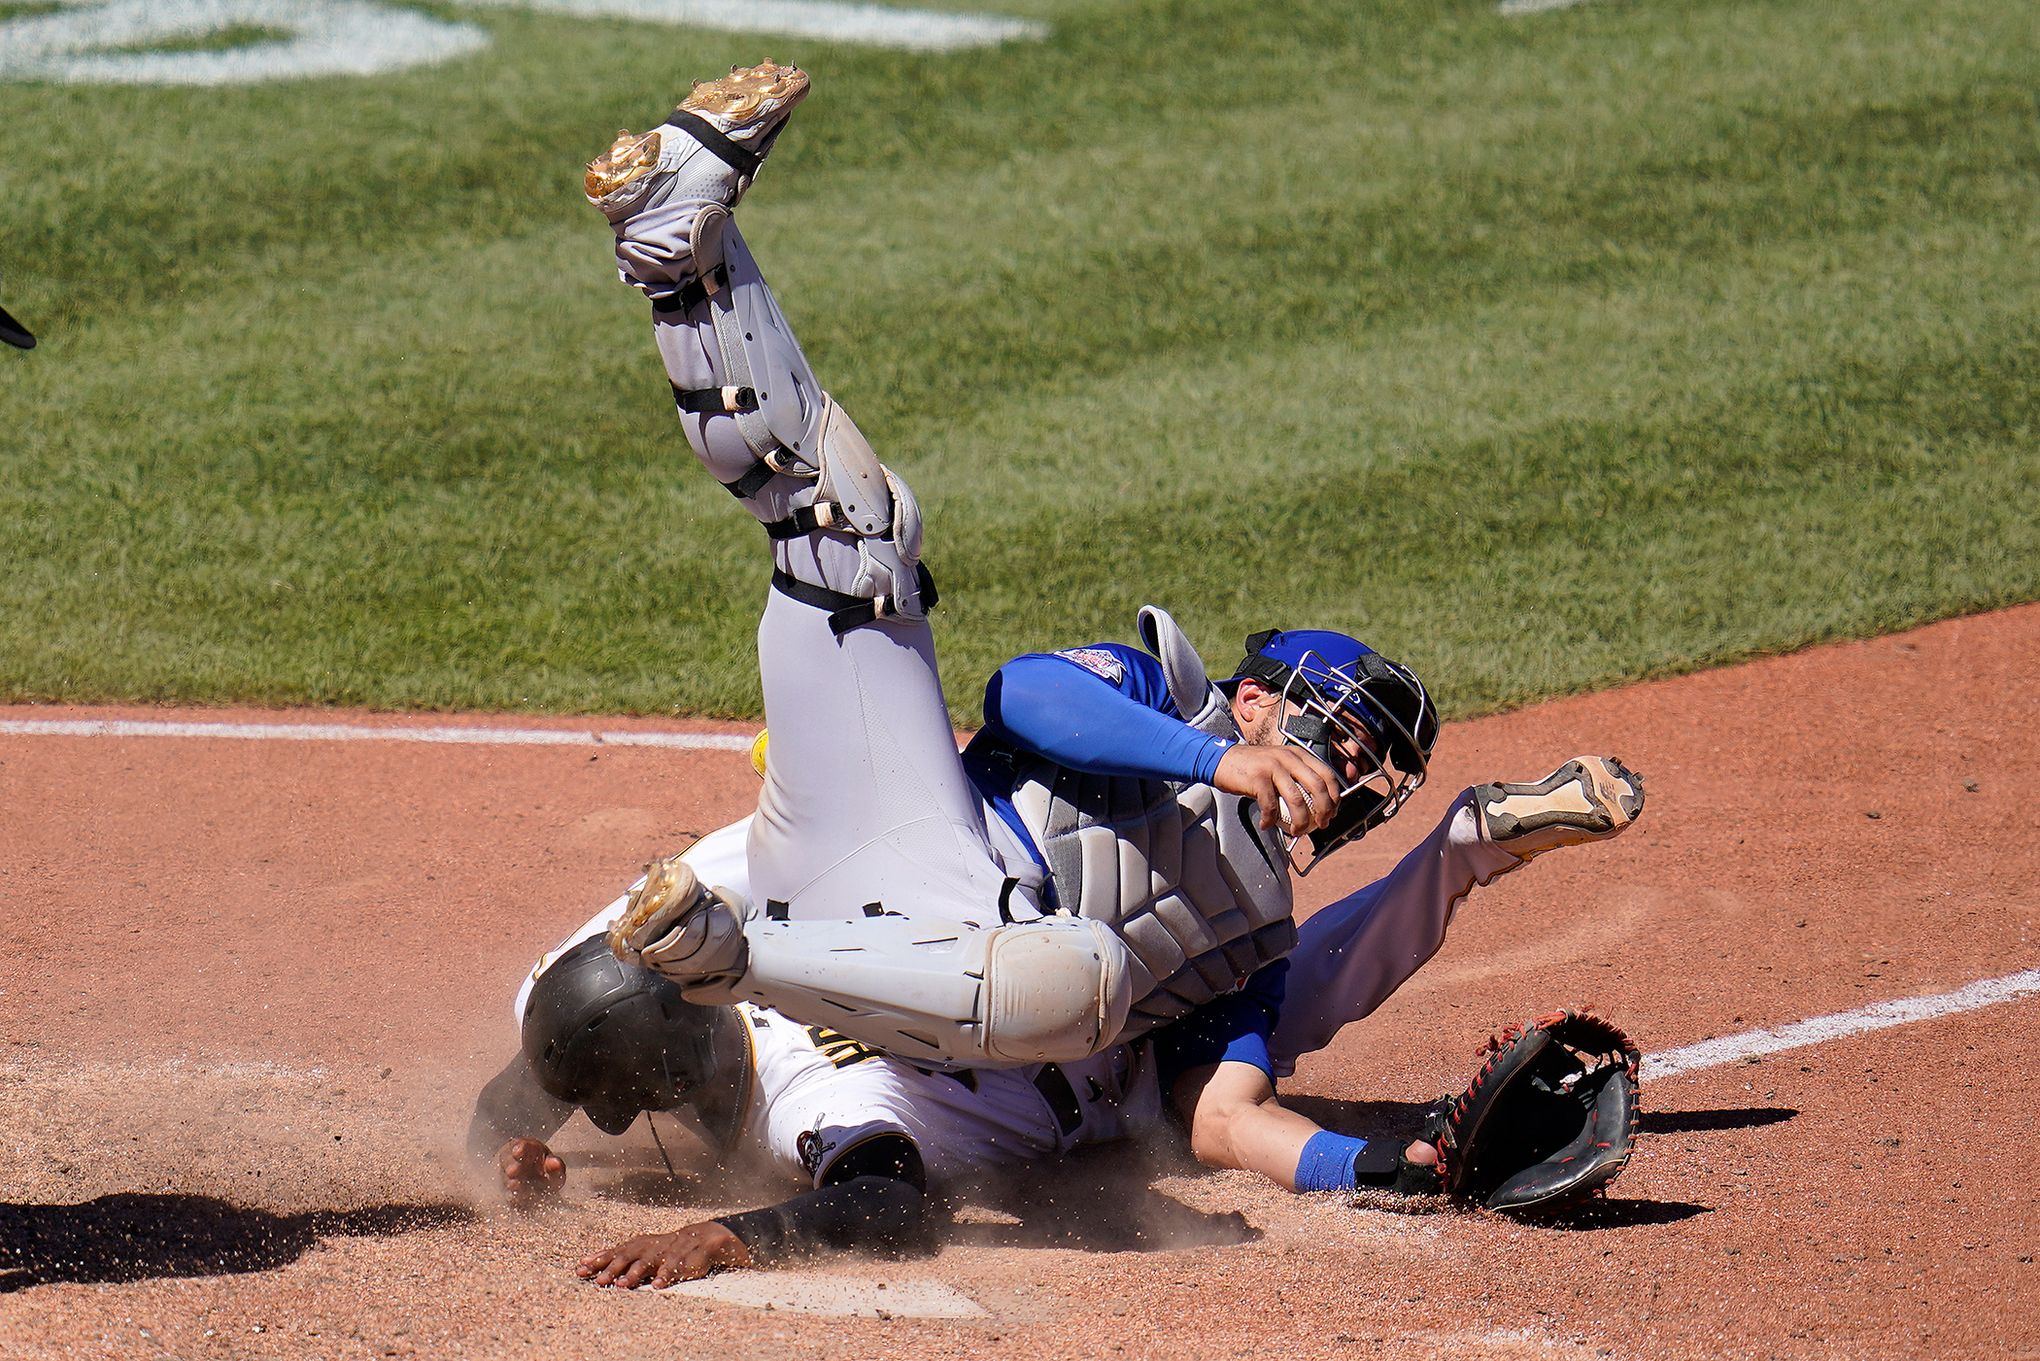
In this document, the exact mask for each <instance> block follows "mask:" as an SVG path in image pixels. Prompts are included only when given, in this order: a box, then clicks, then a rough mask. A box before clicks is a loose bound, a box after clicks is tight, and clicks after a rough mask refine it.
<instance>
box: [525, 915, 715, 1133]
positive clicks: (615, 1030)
mask: <svg viewBox="0 0 2040 1361" xmlns="http://www.w3.org/2000/svg"><path fill="white" fill-rule="evenodd" d="M742 1024H743V1022H742V1020H741V1019H740V1018H739V1017H738V1016H737V1014H736V1012H735V1011H734V1010H732V1009H731V1008H729V1007H704V1006H697V1005H695V1004H694V1003H692V1002H689V1001H687V1000H686V999H685V998H683V997H682V996H681V995H680V989H679V988H678V987H677V986H675V985H674V984H673V983H671V982H668V981H667V980H666V979H664V978H662V977H660V976H659V975H658V974H656V973H654V972H652V971H651V970H650V969H646V968H640V967H639V966H637V965H634V964H625V963H623V962H622V961H621V960H619V959H617V958H616V956H615V955H613V954H611V953H610V952H609V942H608V940H607V938H606V937H604V936H600V935H597V936H591V937H590V938H588V939H587V940H584V941H582V942H581V943H580V944H578V945H575V946H574V947H573V948H571V949H569V950H568V951H567V952H566V953H564V954H562V955H561V956H560V957H559V958H558V959H556V960H554V961H553V962H552V963H551V964H550V965H548V966H547V967H546V968H545V970H544V971H543V972H541V973H540V974H539V975H538V977H537V978H536V979H534V980H533V981H532V984H531V994H530V996H529V997H527V998H526V999H525V1003H524V1057H525V1061H526V1062H528V1063H530V1064H531V1071H532V1072H533V1074H535V1075H536V1076H537V1078H538V1085H539V1086H541V1087H543V1088H545V1090H546V1091H548V1092H550V1093H551V1094H552V1095H553V1096H555V1097H557V1098H559V1099H560V1100H562V1101H570V1102H572V1103H573V1104H574V1105H577V1106H579V1107H581V1109H582V1110H584V1111H586V1112H587V1113H588V1118H589V1119H590V1120H591V1121H593V1122H594V1124H595V1127H596V1128H597V1129H599V1130H601V1131H602V1132H603V1133H604V1134H621V1133H623V1131H624V1130H626V1129H628V1128H629V1127H630V1123H631V1121H633V1120H635V1119H637V1117H638V1113H639V1112H640V1111H664V1110H674V1109H677V1108H680V1107H695V1108H697V1111H698V1110H699V1108H700V1106H701V1105H702V1104H703V1103H704V1102H711V1103H712V1102H713V1100H714V1098H716V1097H718V1096H720V1095H722V1094H724V1093H725V1092H727V1091H728V1090H729V1088H730V1087H731V1086H732V1084H734V1083H735V1081H736V1080H737V1079H738V1077H739V1076H740V1073H739V1072H737V1071H736V1069H737V1068H738V1066H739V1065H740V1063H741V1061H742V1055H743V1054H744V1052H745V1051H744V1047H743V1039H742V1034H741V1029H740V1028H741V1026H742Z"/></svg>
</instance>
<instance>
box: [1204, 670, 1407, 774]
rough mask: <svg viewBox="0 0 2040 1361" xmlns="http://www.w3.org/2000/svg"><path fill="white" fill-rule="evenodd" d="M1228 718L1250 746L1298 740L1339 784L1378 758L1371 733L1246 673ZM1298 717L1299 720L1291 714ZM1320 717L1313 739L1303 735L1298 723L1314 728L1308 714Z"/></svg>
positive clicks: (1369, 768) (1305, 728) (1371, 767)
mask: <svg viewBox="0 0 2040 1361" xmlns="http://www.w3.org/2000/svg"><path fill="white" fill-rule="evenodd" d="M1233 719H1234V721H1235V722H1237V723H1238V725H1239V729H1240V736H1241V737H1243V738H1244V739H1245V740H1247V741H1248V742H1251V743H1253V744H1254V745H1256V746H1262V747H1279V746H1281V745H1283V744H1284V743H1288V744H1290V745H1292V746H1300V747H1303V748H1304V749H1305V750H1307V751H1309V752H1310V754H1311V755H1313V756H1315V757H1317V758H1318V759H1319V760H1320V761H1323V762H1324V763H1325V764H1326V765H1327V766H1329V767H1331V771H1332V774H1333V775H1335V776H1337V777H1338V780H1339V783H1340V784H1341V785H1353V784H1358V783H1360V782H1361V781H1362V780H1364V779H1365V778H1366V777H1367V775H1368V774H1369V772H1371V771H1373V770H1374V769H1375V767H1376V766H1378V765H1379V764H1380V760H1379V757H1380V752H1379V750H1378V749H1377V744H1376V743H1375V740H1374V734H1372V733H1370V732H1368V731H1367V729H1366V728H1364V727H1362V726H1361V725H1360V724H1358V723H1356V722H1353V721H1351V720H1348V719H1344V718H1339V719H1336V720H1326V719H1324V718H1323V717H1322V716H1321V715H1319V714H1315V713H1312V712H1311V711H1310V710H1309V709H1307V708H1306V706H1304V705H1303V704H1301V703H1299V702H1298V701H1296V700H1294V699H1285V698H1284V697H1283V696H1282V695H1281V694H1280V693H1278V692H1277V691H1274V690H1271V689H1269V688H1268V687H1267V686H1265V685H1263V684H1262V683H1261V682H1260V681H1257V680H1255V679H1254V678H1253V677H1252V676H1248V677H1246V678H1245V679H1243V680H1241V681H1240V684H1239V688H1238V689H1237V690H1236V691H1234V693H1233ZM1298 719H1302V720H1303V722H1302V723H1295V720H1298ZM1314 719H1315V720H1317V721H1319V722H1323V723H1324V730H1323V733H1322V736H1321V737H1320V739H1319V740H1317V741H1309V740H1306V739H1304V738H1303V737H1302V736H1301V735H1300V733H1299V732H1298V729H1299V728H1300V729H1302V730H1303V731H1315V724H1314V723H1313V722H1312V720H1314Z"/></svg>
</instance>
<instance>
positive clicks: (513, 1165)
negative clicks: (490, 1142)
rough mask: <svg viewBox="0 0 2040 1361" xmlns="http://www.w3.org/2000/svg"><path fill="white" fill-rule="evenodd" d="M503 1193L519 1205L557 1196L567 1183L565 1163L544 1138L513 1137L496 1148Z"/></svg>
mask: <svg viewBox="0 0 2040 1361" xmlns="http://www.w3.org/2000/svg"><path fill="white" fill-rule="evenodd" d="M496 1170H497V1172H499V1173H501V1174H502V1177H503V1194H504V1196H505V1197H506V1198H507V1199H508V1200H509V1202H510V1203H511V1204H512V1205H515V1206H518V1207H520V1208H525V1207H529V1206H532V1205H536V1204H538V1203H539V1202H541V1201H546V1200H551V1199H553V1198H554V1197H556V1196H558V1195H559V1193H560V1188H561V1187H562V1186H565V1185H566V1184H567V1164H566V1162H565V1161H564V1160H562V1159H561V1157H560V1155H559V1154H557V1153H555V1152H553V1151H552V1150H551V1149H550V1148H547V1147H546V1146H545V1141H544V1140H543V1139H512V1140H511V1141H510V1142H509V1143H507V1144H504V1145H503V1146H502V1147H501V1148H499V1149H497V1150H496Z"/></svg>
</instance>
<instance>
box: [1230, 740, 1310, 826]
mask: <svg viewBox="0 0 2040 1361" xmlns="http://www.w3.org/2000/svg"><path fill="white" fill-rule="evenodd" d="M1211 782H1212V783H1213V784H1215V785H1217V786H1218V787H1219V788H1220V789H1223V790H1224V791H1225V792H1226V793H1228V794H1244V795H1245V796H1246V797H1248V798H1250V799H1252V800H1253V801H1254V802H1255V803H1257V804H1259V805H1260V807H1261V826H1262V828H1263V829H1267V828H1272V827H1274V826H1275V825H1276V824H1277V820H1278V819H1280V820H1281V826H1282V830H1283V831H1285V832H1287V833H1289V834H1290V835H1291V836H1303V835H1304V834H1305V833H1308V832H1314V831H1316V830H1317V829H1318V828H1320V827H1324V826H1326V825H1328V824H1329V823H1330V822H1331V820H1332V814H1333V813H1335V812H1337V811H1338V808H1339V782H1338V779H1337V777H1335V776H1334V775H1333V774H1332V771H1331V768H1330V767H1329V766H1327V765H1326V764H1325V763H1324V762H1323V761H1320V760H1318V758H1317V757H1315V756H1313V755H1311V754H1310V753H1309V752H1307V751H1305V750H1304V749H1303V748H1302V747H1292V746H1289V745H1287V744H1284V745H1282V746H1279V747H1264V746H1257V745H1254V744H1253V743H1250V742H1240V743H1236V744H1235V745H1234V746H1232V747H1230V748H1228V749H1227V751H1226V753H1225V755H1224V756H1221V757H1220V758H1219V760H1218V771H1217V773H1216V774H1215V775H1213V776H1212V781H1211ZM1285 810H1286V812H1287V817H1286V818H1285V817H1283V813H1284V811H1285Z"/></svg>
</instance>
